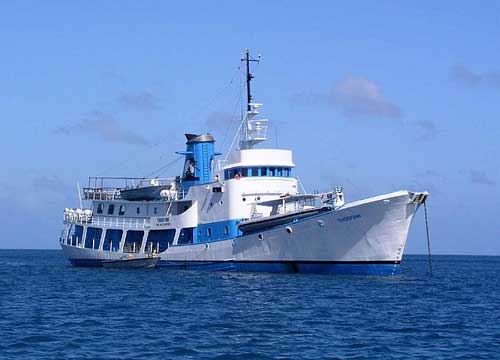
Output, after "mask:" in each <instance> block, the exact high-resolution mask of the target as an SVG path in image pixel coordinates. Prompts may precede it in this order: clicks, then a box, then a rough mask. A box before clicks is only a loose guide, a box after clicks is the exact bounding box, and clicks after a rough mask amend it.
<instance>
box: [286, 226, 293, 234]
mask: <svg viewBox="0 0 500 360" xmlns="http://www.w3.org/2000/svg"><path fill="white" fill-rule="evenodd" d="M286 232H287V233H289V234H291V233H292V232H293V230H292V228H291V227H290V226H287V227H286Z"/></svg>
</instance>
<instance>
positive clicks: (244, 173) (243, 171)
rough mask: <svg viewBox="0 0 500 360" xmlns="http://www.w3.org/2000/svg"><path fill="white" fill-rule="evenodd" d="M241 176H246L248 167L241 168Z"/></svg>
mask: <svg viewBox="0 0 500 360" xmlns="http://www.w3.org/2000/svg"><path fill="white" fill-rule="evenodd" d="M241 176H242V177H245V176H248V169H247V168H243V169H241Z"/></svg>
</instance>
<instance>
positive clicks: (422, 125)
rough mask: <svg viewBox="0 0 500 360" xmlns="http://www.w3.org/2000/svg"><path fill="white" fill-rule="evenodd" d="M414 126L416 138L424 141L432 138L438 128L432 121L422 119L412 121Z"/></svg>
mask: <svg viewBox="0 0 500 360" xmlns="http://www.w3.org/2000/svg"><path fill="white" fill-rule="evenodd" d="M414 125H415V127H416V140H417V141H421V142H425V141H431V140H434V139H435V138H436V136H437V134H438V133H439V129H438V127H437V126H436V124H435V123H433V122H432V121H427V120H422V121H417V122H415V123H414Z"/></svg>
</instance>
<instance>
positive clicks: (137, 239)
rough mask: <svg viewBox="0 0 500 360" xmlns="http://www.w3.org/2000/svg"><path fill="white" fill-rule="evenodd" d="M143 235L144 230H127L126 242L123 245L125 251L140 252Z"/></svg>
mask: <svg viewBox="0 0 500 360" xmlns="http://www.w3.org/2000/svg"><path fill="white" fill-rule="evenodd" d="M143 236H144V231H137V230H129V231H127V235H126V236H125V244H124V245H123V252H126V253H138V252H139V251H140V250H141V245H142V238H143Z"/></svg>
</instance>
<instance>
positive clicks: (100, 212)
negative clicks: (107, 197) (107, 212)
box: [96, 203, 104, 214]
mask: <svg viewBox="0 0 500 360" xmlns="http://www.w3.org/2000/svg"><path fill="white" fill-rule="evenodd" d="M103 211H104V205H103V204H101V203H99V204H97V211H96V212H97V213H98V214H102V212H103Z"/></svg>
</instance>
